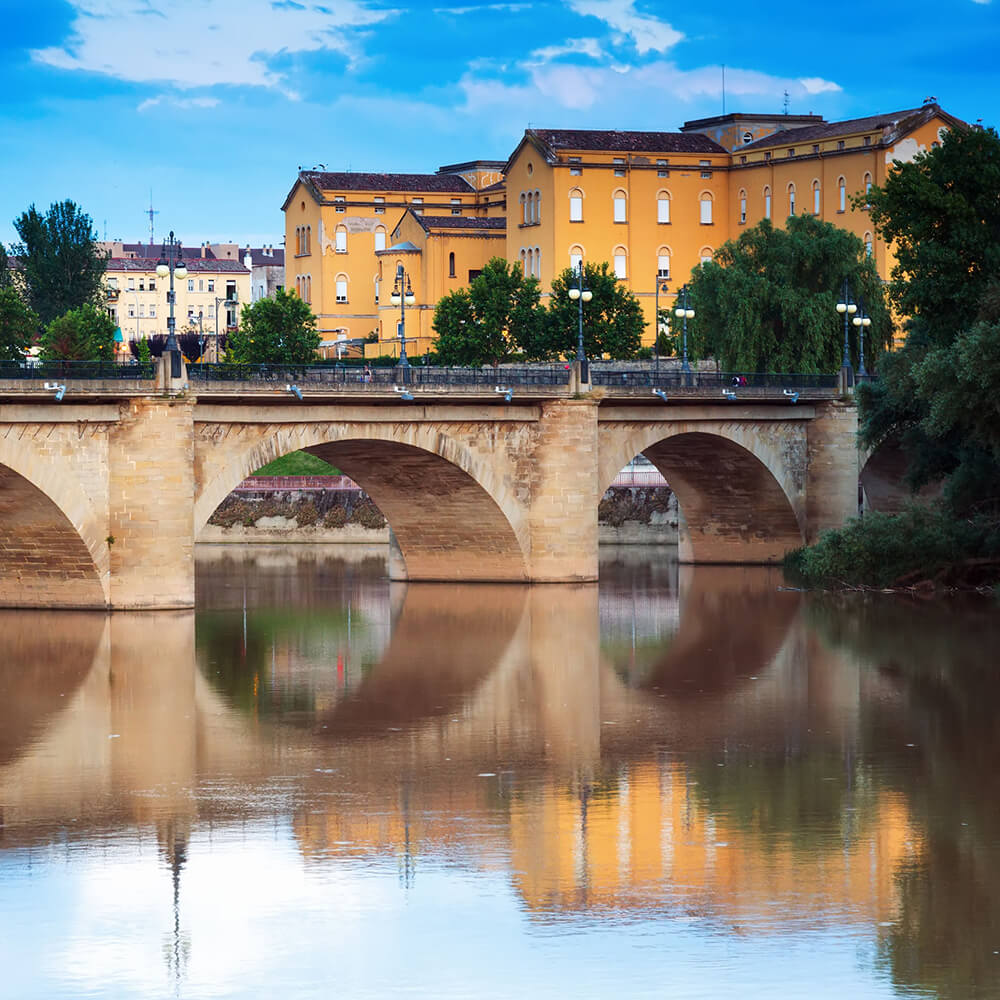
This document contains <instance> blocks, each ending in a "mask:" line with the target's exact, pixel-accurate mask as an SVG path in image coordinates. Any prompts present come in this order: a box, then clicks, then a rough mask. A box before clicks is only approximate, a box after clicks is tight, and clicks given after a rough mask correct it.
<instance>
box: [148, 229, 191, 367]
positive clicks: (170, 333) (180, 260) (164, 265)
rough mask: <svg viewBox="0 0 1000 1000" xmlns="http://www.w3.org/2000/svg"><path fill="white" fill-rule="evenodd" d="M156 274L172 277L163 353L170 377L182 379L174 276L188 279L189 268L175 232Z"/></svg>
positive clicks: (168, 241)
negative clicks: (167, 358) (166, 356)
mask: <svg viewBox="0 0 1000 1000" xmlns="http://www.w3.org/2000/svg"><path fill="white" fill-rule="evenodd" d="M156 273H157V275H158V276H159V277H161V278H165V277H167V275H168V274H169V275H170V290H169V291H168V292H167V304H168V305H169V306H170V310H169V315H168V316H167V342H166V343H165V344H164V345H163V351H164V353H166V354H169V355H170V377H171V378H180V377H181V351H180V348H179V347H178V346H177V334H176V332H175V330H174V300H175V297H176V296H175V293H174V275H175V274H176V275H177V277H178V278H181V279H183V278H186V277H187V273H188V271H187V268H186V267H185V266H184V257H183V256H182V251H181V241H180V240H178V239H174V231H173V230H172V229H171V230H170V235H169V236H168V237H167V238H166V240H164V241H163V249H162V251H161V253H160V260H159V263H158V264H157V265H156Z"/></svg>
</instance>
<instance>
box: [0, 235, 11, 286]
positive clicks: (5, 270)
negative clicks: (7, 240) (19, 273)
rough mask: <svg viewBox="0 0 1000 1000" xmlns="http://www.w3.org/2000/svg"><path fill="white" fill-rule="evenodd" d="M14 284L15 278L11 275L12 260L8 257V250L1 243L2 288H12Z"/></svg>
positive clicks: (0, 274)
mask: <svg viewBox="0 0 1000 1000" xmlns="http://www.w3.org/2000/svg"><path fill="white" fill-rule="evenodd" d="M13 283H14V276H13V275H12V274H11V273H10V258H9V257H8V256H7V248H6V247H5V246H4V245H3V244H2V243H0V288H10V287H11V285H13Z"/></svg>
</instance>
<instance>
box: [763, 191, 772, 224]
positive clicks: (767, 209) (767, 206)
mask: <svg viewBox="0 0 1000 1000" xmlns="http://www.w3.org/2000/svg"><path fill="white" fill-rule="evenodd" d="M764 218H765V219H770V218H771V189H770V188H769V187H765V188H764Z"/></svg>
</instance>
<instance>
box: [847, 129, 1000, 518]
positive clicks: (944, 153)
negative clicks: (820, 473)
mask: <svg viewBox="0 0 1000 1000" xmlns="http://www.w3.org/2000/svg"><path fill="white" fill-rule="evenodd" d="M866 201H867V203H868V204H869V205H870V211H871V216H872V220H873V222H874V223H875V226H876V228H877V229H878V232H879V233H880V235H881V236H882V237H883V238H885V239H886V240H891V241H892V242H893V247H894V251H895V255H896V264H895V265H894V267H893V271H892V282H891V284H890V286H889V294H890V298H891V301H892V302H893V304H894V305H895V306H896V308H897V309H899V310H900V312H902V313H904V314H906V315H908V316H909V317H910V319H909V321H908V323H907V338H906V343H905V344H904V346H903V348H902V349H901V350H900V351H898V352H894V353H893V354H891V355H889V356H888V357H887V358H886V360H885V363H883V365H882V366H881V368H880V376H881V377H880V379H879V380H878V382H877V383H875V384H874V385H870V386H867V385H866V386H861V387H860V388H859V392H858V396H859V404H860V418H861V435H862V440H863V441H864V443H865V444H866V445H868V446H869V447H876V446H878V445H879V444H880V443H882V442H883V441H888V440H893V441H899V442H900V443H901V444H902V446H903V449H904V451H905V453H906V455H907V459H908V470H907V478H908V480H909V482H910V485H911V486H912V487H913V488H915V489H916V488H919V487H921V486H924V485H926V484H928V483H933V482H939V481H941V482H943V484H944V487H945V499H946V502H947V503H949V504H950V506H951V507H952V509H953V511H955V512H964V511H967V510H968V509H970V508H972V507H974V506H976V505H977V504H979V503H981V502H982V501H984V500H991V499H996V498H997V497H1000V409H998V405H997V394H996V387H997V386H998V385H1000V279H998V277H997V276H998V275H1000V137H998V136H997V133H996V131H995V130H993V129H970V128H954V129H952V130H951V131H950V132H948V133H947V134H946V135H945V136H944V137H943V139H942V141H941V144H940V146H938V147H934V148H931V149H930V150H927V151H926V152H924V153H920V154H918V155H917V156H916V157H915V158H914V160H913V161H912V162H910V163H897V164H896V165H895V169H894V170H893V171H892V172H891V173H890V174H889V176H888V178H887V179H886V182H885V184H884V185H883V186H882V187H881V188H872V189H871V191H869V192H868V194H867V196H866Z"/></svg>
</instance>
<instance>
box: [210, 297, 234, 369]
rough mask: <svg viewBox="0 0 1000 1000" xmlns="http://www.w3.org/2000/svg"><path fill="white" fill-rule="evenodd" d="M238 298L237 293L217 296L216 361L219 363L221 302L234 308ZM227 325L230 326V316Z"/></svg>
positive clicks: (228, 307)
mask: <svg viewBox="0 0 1000 1000" xmlns="http://www.w3.org/2000/svg"><path fill="white" fill-rule="evenodd" d="M238 301H239V300H238V299H237V297H236V296H235V295H233V297H232V298H231V299H230V298H227V297H226V296H225V295H217V296H215V361H216V363H218V360H219V303H220V302H221V303H222V304H223V305H224V306H225V307H226V308H227V309H230V308H232V307H233V306H235V305H236V304H237V303H238ZM226 320H227V322H226V326H227V328H228V325H229V324H228V317H227V318H226Z"/></svg>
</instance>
